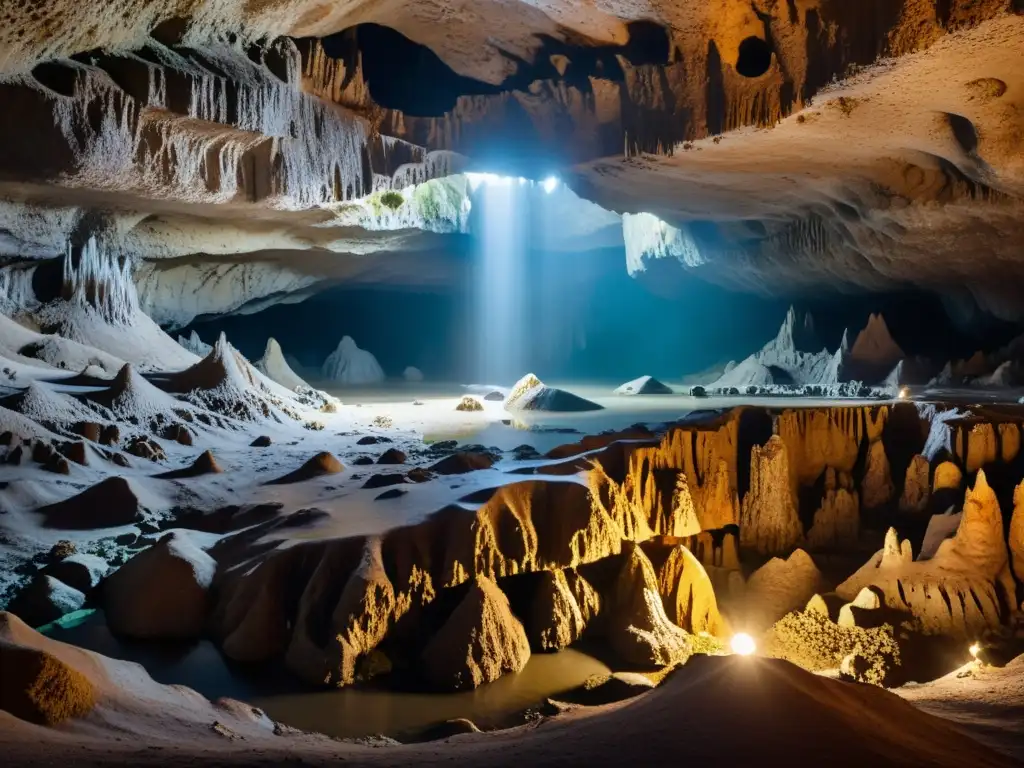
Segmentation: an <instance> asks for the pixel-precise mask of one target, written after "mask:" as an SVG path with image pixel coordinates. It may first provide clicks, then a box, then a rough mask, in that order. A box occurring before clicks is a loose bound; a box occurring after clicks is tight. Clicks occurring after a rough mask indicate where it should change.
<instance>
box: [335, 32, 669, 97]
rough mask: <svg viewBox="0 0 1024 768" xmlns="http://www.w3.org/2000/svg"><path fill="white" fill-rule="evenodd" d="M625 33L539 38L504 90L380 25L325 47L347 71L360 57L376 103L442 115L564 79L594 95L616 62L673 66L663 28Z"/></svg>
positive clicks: (616, 72) (617, 72)
mask: <svg viewBox="0 0 1024 768" xmlns="http://www.w3.org/2000/svg"><path fill="white" fill-rule="evenodd" d="M627 29H628V30H629V39H628V40H627V41H626V43H625V44H624V45H599V44H594V43H593V42H592V41H590V40H588V39H586V38H582V37H580V36H579V35H568V36H567V39H566V40H564V41H563V40H557V39H555V38H552V37H549V36H547V35H540V36H538V40H539V41H540V47H539V48H538V49H537V51H536V52H535V55H534V57H533V62H529V61H525V60H522V59H515V60H516V62H517V69H516V72H515V74H513V75H511V76H509V77H508V78H507V79H506V80H505V81H504V82H502V83H501V84H500V85H492V84H490V83H486V82H483V81H481V80H476V79H474V78H472V77H466V76H464V75H460V74H458V73H457V72H455V70H453V69H452V68H451V67H449V66H448V65H447V64H446V63H445V62H444V61H442V60H441V58H440V57H439V56H438V55H437V54H436V53H434V52H433V51H432V50H430V48H428V47H427V46H425V45H420V44H419V43H416V42H414V41H412V40H410V39H409V38H407V37H406V36H405V35H403V34H402V33H401V32H398V31H397V30H394V29H391V28H390V27H385V26H382V25H379V24H360V25H358V26H355V27H350V28H349V29H346V30H344V31H342V32H338V33H336V34H333V35H329V36H327V37H324V38H322V40H321V42H322V44H323V47H324V51H325V52H326V53H327V55H328V56H331V57H332V58H335V59H340V60H342V61H344V62H345V63H346V67H347V69H348V71H350V72H352V71H354V69H355V68H354V64H355V61H356V58H357V54H361V55H362V66H363V77H364V78H365V79H366V81H367V83H368V85H369V90H370V95H371V96H372V97H373V100H374V101H375V102H377V103H378V104H379V105H381V106H382V107H385V108H390V109H397V110H400V111H402V112H404V113H406V114H408V115H417V116H422V117H437V116H441V115H443V114H444V113H445V112H448V111H450V110H451V109H453V108H454V107H455V103H456V101H457V100H458V98H459V97H460V96H470V95H489V94H496V93H500V92H502V91H510V90H524V89H526V88H527V87H528V86H529V85H530V83H532V82H533V81H535V80H544V79H563V80H565V81H566V82H568V83H569V84H570V85H574V86H576V87H578V88H581V89H583V90H586V91H589V90H590V80H589V78H590V77H592V76H593V77H600V78H604V79H607V80H616V81H618V80H622V79H623V77H624V74H623V72H622V67H621V66H620V64H619V61H618V59H617V58H616V57H618V56H621V57H622V58H624V59H626V60H627V61H629V62H630V63H631V64H632V65H634V66H641V65H663V64H667V63H668V62H669V53H670V51H669V36H668V33H667V31H666V30H665V28H664V27H661V26H660V25H658V24H656V23H654V22H649V21H635V22H631V23H630V24H628V25H627ZM496 55H505V56H510V54H504V53H502V54H496ZM555 56H561V57H564V58H565V59H567V60H568V65H567V67H566V68H565V70H564V73H563V74H560V73H559V70H558V69H557V68H556V66H555V64H554V63H553V62H552V57H555Z"/></svg>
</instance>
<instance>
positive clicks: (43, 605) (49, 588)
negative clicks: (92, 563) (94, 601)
mask: <svg viewBox="0 0 1024 768" xmlns="http://www.w3.org/2000/svg"><path fill="white" fill-rule="evenodd" d="M84 605H85V595H84V594H82V593H81V592H80V591H79V590H77V589H75V588H74V587H71V586H68V585H67V584H65V583H64V582H63V581H60V580H59V579H56V578H54V577H53V576H48V575H44V574H41V573H40V574H37V575H36V576H35V578H33V579H32V581H31V582H30V583H29V584H28V586H27V587H25V588H24V589H22V590H21V591H20V592H19V593H18V594H17V595H15V597H14V599H13V600H11V603H10V605H9V606H8V608H9V609H10V611H11V613H15V614H17V615H18V616H19V617H21V619H22V620H23V621H24V622H25V623H26V624H28V625H29V626H32V627H41V626H43V625H44V624H49V623H50V622H51V621H56V620H57V619H59V618H60V617H61V616H65V615H67V614H69V613H72V612H74V611H77V610H78V609H79V608H81V607H82V606H84Z"/></svg>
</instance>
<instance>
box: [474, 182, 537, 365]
mask: <svg viewBox="0 0 1024 768" xmlns="http://www.w3.org/2000/svg"><path fill="white" fill-rule="evenodd" d="M514 180H515V178H513V177H509V176H506V177H498V176H488V177H487V178H485V179H483V185H482V187H481V188H480V191H479V192H478V193H476V197H475V199H476V200H477V201H478V205H479V208H478V210H477V215H479V222H480V238H479V240H478V243H479V244H478V248H479V251H478V256H477V259H476V263H477V269H476V274H477V281H476V287H475V297H476V309H475V316H474V325H475V337H476V358H477V375H478V376H479V381H514V380H515V379H517V378H518V377H519V376H522V374H523V365H524V362H525V347H524V340H523V336H524V332H525V329H524V327H523V326H524V317H523V315H524V303H525V301H526V290H525V286H524V279H525V271H526V255H527V254H526V251H527V243H528V240H529V238H528V236H527V231H528V229H529V227H530V222H529V205H528V203H529V201H528V192H529V188H528V187H526V186H525V185H520V184H513V183H512V182H513V181H514ZM471 183H472V182H471Z"/></svg>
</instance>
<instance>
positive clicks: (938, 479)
mask: <svg viewBox="0 0 1024 768" xmlns="http://www.w3.org/2000/svg"><path fill="white" fill-rule="evenodd" d="M963 481H964V475H963V472H961V471H960V467H958V466H957V465H956V464H954V463H953V462H951V461H944V462H942V463H941V464H939V466H937V467H936V468H935V477H933V478H932V493H933V494H934V493H936V492H937V491H941V490H945V489H947V488H948V489H952V490H959V489H960V488H961V486H962V485H963Z"/></svg>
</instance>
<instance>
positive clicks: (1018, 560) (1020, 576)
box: [1009, 481, 1024, 584]
mask: <svg viewBox="0 0 1024 768" xmlns="http://www.w3.org/2000/svg"><path fill="white" fill-rule="evenodd" d="M1009 538H1010V541H1009V544H1010V557H1011V558H1012V560H1013V572H1014V574H1015V575H1016V576H1017V581H1019V582H1021V583H1022V584H1024V481H1021V483H1020V484H1019V485H1018V486H1017V487H1016V488H1015V489H1014V491H1013V517H1012V518H1010V537H1009Z"/></svg>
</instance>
